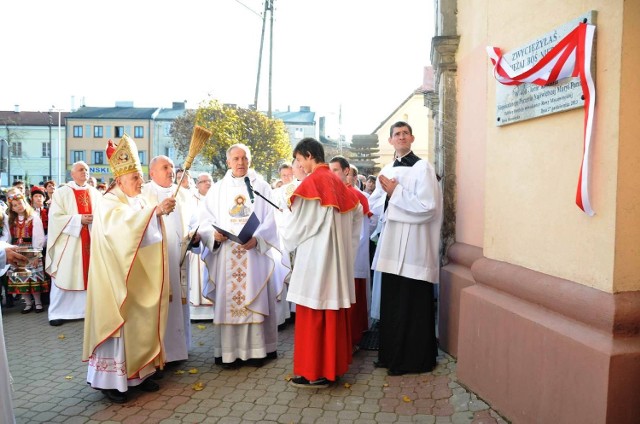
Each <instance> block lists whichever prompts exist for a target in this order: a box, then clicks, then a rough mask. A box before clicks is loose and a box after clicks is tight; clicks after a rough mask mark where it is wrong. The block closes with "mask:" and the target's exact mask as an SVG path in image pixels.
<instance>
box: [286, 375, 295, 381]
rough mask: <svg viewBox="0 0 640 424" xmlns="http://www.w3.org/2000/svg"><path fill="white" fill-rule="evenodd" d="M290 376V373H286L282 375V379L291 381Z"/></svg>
mask: <svg viewBox="0 0 640 424" xmlns="http://www.w3.org/2000/svg"><path fill="white" fill-rule="evenodd" d="M292 378H293V376H292V375H291V374H287V375H285V376H284V381H291V379H292Z"/></svg>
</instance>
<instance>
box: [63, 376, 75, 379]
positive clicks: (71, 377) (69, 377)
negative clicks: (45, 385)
mask: <svg viewBox="0 0 640 424" xmlns="http://www.w3.org/2000/svg"><path fill="white" fill-rule="evenodd" d="M64 378H66V379H67V380H71V379H73V376H72V375H66V376H65V377H64Z"/></svg>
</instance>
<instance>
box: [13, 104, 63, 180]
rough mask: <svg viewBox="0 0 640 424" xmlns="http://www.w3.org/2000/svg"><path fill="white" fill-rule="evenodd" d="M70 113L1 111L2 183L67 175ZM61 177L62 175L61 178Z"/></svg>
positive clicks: (17, 109) (55, 178)
mask: <svg viewBox="0 0 640 424" xmlns="http://www.w3.org/2000/svg"><path fill="white" fill-rule="evenodd" d="M66 116H67V113H58V112H57V111H52V112H21V111H20V110H19V108H16V110H14V111H0V186H4V187H6V186H10V185H11V184H12V183H13V182H14V181H17V180H22V181H25V182H26V183H27V184H32V185H39V184H42V183H43V182H44V181H47V180H50V179H53V180H55V181H58V179H59V178H62V177H63V176H64V166H65V165H64V164H65V161H66V155H65V149H64V140H65V137H66V127H65V124H64V120H65V118H66ZM59 176H60V177H59Z"/></svg>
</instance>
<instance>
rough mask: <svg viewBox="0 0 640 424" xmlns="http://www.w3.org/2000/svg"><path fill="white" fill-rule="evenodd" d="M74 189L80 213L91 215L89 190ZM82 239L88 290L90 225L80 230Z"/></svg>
mask: <svg viewBox="0 0 640 424" xmlns="http://www.w3.org/2000/svg"><path fill="white" fill-rule="evenodd" d="M72 190H73V194H74V195H75V196H76V205H77V207H78V213H79V214H81V215H90V214H91V213H92V212H91V196H89V190H75V189H72ZM80 241H81V243H82V275H83V277H84V289H85V290H86V289H87V279H88V276H89V250H90V246H91V235H90V234H89V227H88V226H87V225H83V226H82V229H81V230H80Z"/></svg>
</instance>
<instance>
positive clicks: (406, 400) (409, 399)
mask: <svg viewBox="0 0 640 424" xmlns="http://www.w3.org/2000/svg"><path fill="white" fill-rule="evenodd" d="M402 401H403V402H411V398H410V397H409V396H407V395H404V396H402Z"/></svg>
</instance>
